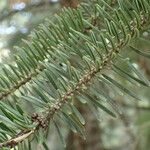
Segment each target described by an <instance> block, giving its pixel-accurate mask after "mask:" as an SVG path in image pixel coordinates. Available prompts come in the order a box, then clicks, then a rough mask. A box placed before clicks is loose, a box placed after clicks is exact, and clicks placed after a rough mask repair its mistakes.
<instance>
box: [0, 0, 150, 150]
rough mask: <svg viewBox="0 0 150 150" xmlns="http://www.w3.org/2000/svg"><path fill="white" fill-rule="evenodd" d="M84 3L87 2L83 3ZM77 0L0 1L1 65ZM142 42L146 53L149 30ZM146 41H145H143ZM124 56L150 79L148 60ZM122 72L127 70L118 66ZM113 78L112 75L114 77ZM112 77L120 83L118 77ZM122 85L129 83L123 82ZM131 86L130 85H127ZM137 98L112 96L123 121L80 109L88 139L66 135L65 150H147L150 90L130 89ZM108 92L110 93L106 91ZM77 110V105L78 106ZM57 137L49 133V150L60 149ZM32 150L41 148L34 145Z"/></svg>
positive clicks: (9, 61)
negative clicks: (38, 28)
mask: <svg viewBox="0 0 150 150" xmlns="http://www.w3.org/2000/svg"><path fill="white" fill-rule="evenodd" d="M85 2H86V1H85ZM78 3H79V1H78V2H77V0H0V64H1V65H4V64H7V63H14V57H13V55H14V54H17V52H16V51H15V49H14V48H13V47H14V46H21V45H22V38H24V39H30V36H28V35H29V34H30V32H32V31H33V30H34V29H36V27H37V26H38V25H39V24H40V23H42V22H43V21H44V19H45V18H47V19H50V20H53V16H54V15H55V13H59V12H60V10H61V8H62V7H73V8H76V7H77V4H78ZM141 37H142V38H143V40H140V41H137V46H138V47H139V49H142V50H145V51H149V49H150V42H149V40H150V34H149V30H147V31H145V32H143V33H142V35H141ZM144 39H145V40H144ZM124 55H128V56H130V58H132V59H131V60H130V61H132V63H133V65H134V67H137V68H140V70H142V73H143V74H144V75H145V76H146V77H147V79H148V80H150V61H149V60H148V59H146V58H144V57H142V56H138V55H136V54H135V53H133V52H130V50H129V49H127V50H126V51H125V54H124ZM120 66H121V68H122V69H128V68H127V67H126V66H124V65H123V64H120ZM114 75H115V74H114ZM115 78H118V79H119V80H120V77H119V76H116V75H115ZM122 83H123V84H129V82H126V81H124V80H122ZM129 87H130V84H129ZM130 88H132V89H133V90H134V91H136V93H138V94H139V95H140V98H141V101H134V100H131V98H130V97H127V96H124V98H123V97H122V96H118V95H115V100H116V101H117V102H118V103H119V105H120V109H121V111H122V112H123V115H122V118H117V119H114V118H111V117H110V116H108V115H107V114H105V113H104V112H102V111H100V113H99V116H97V117H95V115H94V114H93V113H91V112H90V110H89V109H88V108H87V107H86V106H84V107H81V108H80V111H81V112H82V114H83V116H85V118H86V120H87V123H86V126H85V130H86V133H87V140H83V139H81V138H80V137H79V136H78V135H75V134H74V133H72V132H69V131H68V130H67V129H65V128H64V133H66V141H67V149H68V150H84V149H85V150H132V149H133V150H149V149H150V90H149V88H147V89H146V88H140V89H139V87H130ZM109 92H111V91H109ZM77 105H78V106H79V107H80V104H77ZM57 138H58V135H57V133H55V131H53V130H51V134H50V137H49V139H48V144H49V146H50V147H51V150H60V149H63V146H62V144H61V142H60V143H59V141H60V140H58V139H57ZM35 147H36V148H35V149H40V146H39V145H36V143H35Z"/></svg>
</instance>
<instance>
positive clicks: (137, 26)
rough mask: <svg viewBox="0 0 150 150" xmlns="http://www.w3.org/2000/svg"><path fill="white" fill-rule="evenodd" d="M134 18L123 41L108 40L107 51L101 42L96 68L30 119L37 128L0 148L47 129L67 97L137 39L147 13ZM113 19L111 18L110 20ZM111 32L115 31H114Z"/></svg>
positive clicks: (141, 13)
mask: <svg viewBox="0 0 150 150" xmlns="http://www.w3.org/2000/svg"><path fill="white" fill-rule="evenodd" d="M99 9H101V8H99ZM102 12H103V10H102V11H101V12H100V13H102ZM104 13H105V15H106V16H108V15H107V13H106V12H104ZM137 15H138V19H137ZM109 17H110V16H108V18H109ZM134 17H136V18H134ZM134 17H133V18H132V19H130V22H126V24H125V27H124V29H125V28H127V29H128V32H126V33H124V34H125V37H124V38H123V39H122V38H120V39H118V41H119V42H118V43H117V42H116V43H113V42H112V41H111V39H110V41H109V42H110V43H111V44H112V45H111V46H112V47H111V48H109V49H107V45H106V46H105V42H103V44H104V46H105V48H104V49H105V50H106V53H105V55H104V56H103V57H102V60H101V62H99V65H98V66H96V65H95V66H93V67H92V68H91V69H90V71H87V73H86V74H82V76H81V77H80V79H79V82H76V84H75V85H74V87H73V88H70V89H69V90H67V91H66V92H65V93H64V94H63V95H61V99H56V103H54V104H53V105H52V106H51V107H50V109H45V110H44V112H45V113H44V115H45V114H46V116H44V117H40V116H39V117H37V116H36V117H35V116H33V117H32V119H33V120H32V121H33V122H36V123H37V126H36V127H35V128H34V129H33V130H30V131H28V130H27V132H26V131H24V130H23V131H22V132H21V133H23V134H21V136H19V140H18V138H17V136H16V137H14V138H13V139H12V140H8V141H6V142H4V143H1V146H2V147H5V146H7V147H12V146H13V144H12V143H14V142H16V141H17V143H15V144H14V146H15V145H16V144H18V143H19V142H22V141H23V140H24V139H26V138H28V137H29V136H30V135H31V134H33V133H35V131H36V130H39V128H47V127H48V125H49V121H51V120H52V119H53V118H54V115H55V114H56V113H57V112H59V111H60V110H61V109H62V107H63V106H64V104H66V103H68V99H69V97H70V96H71V97H72V96H73V95H74V94H76V93H79V92H80V90H84V89H83V86H85V87H88V84H89V83H90V82H91V81H92V80H93V79H94V78H95V76H96V75H97V74H98V73H99V74H101V73H102V71H103V70H105V69H106V68H107V67H108V66H110V65H111V63H112V61H113V60H114V59H115V58H117V55H118V53H120V52H121V50H122V49H123V48H124V47H126V46H128V45H129V44H130V43H131V41H130V40H133V39H134V38H137V37H138V35H137V33H138V31H141V30H142V29H143V28H144V27H145V26H146V25H147V24H149V22H148V21H147V13H143V11H142V12H140V13H139V12H138V14H137V13H136V15H135V16H134ZM109 19H110V18H109ZM113 19H114V18H112V20H113ZM125 19H126V18H125ZM65 23H66V22H65ZM114 26H115V25H114V24H113V27H114ZM126 26H128V27H126ZM114 28H115V27H114ZM108 29H109V28H106V30H108ZM67 30H68V28H67ZM113 31H115V29H114V30H113ZM123 31H124V30H123ZM123 31H122V30H119V31H118V32H117V33H116V36H117V37H119V36H118V34H123V33H120V32H123ZM110 32H111V31H110ZM80 36H83V35H82V34H81V33H80ZM83 37H84V38H86V37H85V36H83ZM130 38H131V39H130ZM102 41H103V37H102ZM110 43H109V44H110ZM52 53H54V52H52ZM66 53H67V52H66ZM56 54H57V53H56ZM61 54H62V53H61ZM91 56H92V54H91ZM58 57H59V56H58ZM92 57H93V59H94V56H92ZM16 139H17V140H16ZM20 139H21V140H20Z"/></svg>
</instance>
